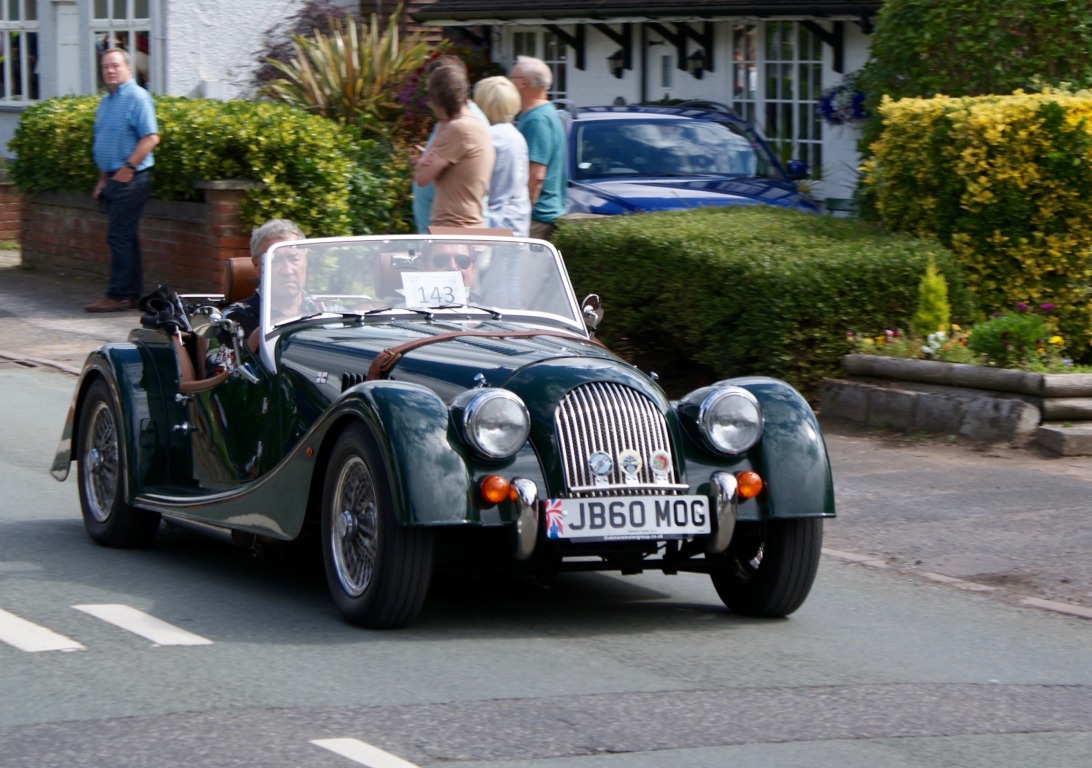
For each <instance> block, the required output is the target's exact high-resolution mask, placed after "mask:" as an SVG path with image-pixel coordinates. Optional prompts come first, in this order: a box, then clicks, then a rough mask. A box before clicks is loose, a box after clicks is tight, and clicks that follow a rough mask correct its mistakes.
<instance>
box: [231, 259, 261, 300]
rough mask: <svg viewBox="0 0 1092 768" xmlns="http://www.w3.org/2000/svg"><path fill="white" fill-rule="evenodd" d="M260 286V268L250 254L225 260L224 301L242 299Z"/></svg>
mask: <svg viewBox="0 0 1092 768" xmlns="http://www.w3.org/2000/svg"><path fill="white" fill-rule="evenodd" d="M257 287H258V270H256V269H255V268H254V262H253V260H251V259H250V257H249V256H240V257H238V258H235V259H228V260H227V261H225V262H224V303H226V304H232V303H234V302H236V301H242V300H243V299H245V298H246V297H248V296H250V295H251V294H252V293H254V291H255V289H256V288H257Z"/></svg>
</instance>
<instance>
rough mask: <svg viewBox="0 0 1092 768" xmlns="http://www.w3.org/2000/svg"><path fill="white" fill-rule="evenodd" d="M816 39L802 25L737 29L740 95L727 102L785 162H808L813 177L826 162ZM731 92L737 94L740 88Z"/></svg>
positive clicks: (748, 25)
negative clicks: (754, 126) (820, 109)
mask: <svg viewBox="0 0 1092 768" xmlns="http://www.w3.org/2000/svg"><path fill="white" fill-rule="evenodd" d="M822 45H823V44H822V41H821V40H819V39H818V37H817V36H816V34H815V33H814V32H812V31H811V30H809V29H808V28H807V27H805V26H804V25H803V24H801V23H800V22H798V21H782V20H775V21H765V22H748V23H746V24H744V23H740V24H735V25H733V29H732V76H731V80H730V82H732V83H736V82H737V81H738V82H739V83H740V84H741V87H742V88H743V90H742V93H737V92H733V93H732V94H730V95H729V102H730V103H731V104H732V106H733V107H734V108H735V109H736V111H737V112H738V113H739V114H740V116H742V117H744V118H745V119H747V120H749V121H751V122H753V123H754V124H755V125H757V126H758V127H759V130H761V131H762V133H763V135H764V136H765V137H766V139H767V141H769V143H770V146H771V148H772V149H773V150H774V152H775V153H776V154H777V155H778V156H779V157H780V158H781V160H782V161H785V160H789V159H799V160H804V161H805V162H807V163H808V166H809V167H810V168H811V170H812V173H813V174H818V173H820V171H821V168H822V161H823V137H822V121H821V118H820V115H819V110H818V107H817V100H818V98H819V95H820V94H821V93H822V72H823V48H822ZM732 90H733V91H738V90H739V89H738V88H736V87H733V88H732Z"/></svg>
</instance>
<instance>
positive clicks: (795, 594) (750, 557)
mask: <svg viewBox="0 0 1092 768" xmlns="http://www.w3.org/2000/svg"><path fill="white" fill-rule="evenodd" d="M822 546H823V520H822V518H808V519H804V520H771V521H768V522H765V523H740V524H739V525H738V526H737V527H736V534H735V536H733V537H732V543H731V544H730V545H729V547H728V550H727V551H726V552H725V553H724V554H722V555H718V556H716V558H713V559H714V560H715V561H718V562H719V563H720V567H718V568H717V569H716V570H714V571H713V572H712V573H711V574H710V576H711V578H712V579H713V586H714V587H716V590H717V594H718V595H720V599H721V600H723V601H724V604H725V605H726V606H728V608H729V609H731V610H732V611H733V612H734V613H740V614H743V615H745V616H757V617H761V618H779V617H782V616H788V615H789V614H790V613H792V612H793V611H795V610H796V609H797V608H799V607H800V606H801V605H803V604H804V600H805V599H806V598H807V596H808V593H809V592H810V591H811V585H812V583H814V581H815V573H816V571H817V570H818V569H819V554H820V550H821V549H822Z"/></svg>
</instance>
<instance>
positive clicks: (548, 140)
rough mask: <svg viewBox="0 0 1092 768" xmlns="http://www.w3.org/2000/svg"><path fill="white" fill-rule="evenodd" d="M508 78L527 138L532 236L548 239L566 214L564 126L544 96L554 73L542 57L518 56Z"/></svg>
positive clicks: (520, 129)
mask: <svg viewBox="0 0 1092 768" xmlns="http://www.w3.org/2000/svg"><path fill="white" fill-rule="evenodd" d="M509 79H511V81H512V82H513V83H514V84H515V86H516V88H517V89H519V96H520V115H519V119H518V121H517V122H516V127H517V128H519V132H520V133H522V134H523V137H524V138H525V139H526V140H527V150H528V156H529V157H530V164H529V169H528V171H529V178H530V181H529V183H528V195H529V197H530V198H531V205H532V208H531V237H538V238H541V239H543V240H549V239H550V235H551V234H552V233H553V231H554V222H555V221H556V220H557V219H558V218H559V217H560V216H562V215H564V213H565V208H566V189H567V187H568V184H569V180H568V172H567V171H566V168H565V164H566V154H567V153H566V150H565V128H564V127H563V126H562V124H561V118H560V117H559V116H558V114H557V109H556V108H555V107H554V105H553V104H551V103H550V101H549V99H548V98H547V93H548V92H549V90H550V86H551V85H552V84H553V73H552V72H550V68H549V66H547V65H546V62H544V61H542V60H541V59H536V58H533V57H531V56H519V57H517V58H516V63H515V65H514V66H513V67H512V72H511V74H510V75H509Z"/></svg>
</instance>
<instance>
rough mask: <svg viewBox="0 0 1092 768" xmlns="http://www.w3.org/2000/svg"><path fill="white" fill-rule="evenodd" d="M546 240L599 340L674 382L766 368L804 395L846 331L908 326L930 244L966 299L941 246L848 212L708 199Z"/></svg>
mask: <svg viewBox="0 0 1092 768" xmlns="http://www.w3.org/2000/svg"><path fill="white" fill-rule="evenodd" d="M554 242H555V243H556V244H557V246H558V248H559V249H560V250H561V252H562V254H563V255H564V257H565V262H566V264H567V266H568V268H569V272H570V275H571V276H572V280H573V285H574V287H575V288H576V292H577V297H578V298H579V297H582V296H583V295H585V294H587V293H592V292H595V293H598V294H599V295H600V296H601V297H602V298H603V302H604V308H605V309H606V317H605V319H604V321H603V324H602V325H601V326H600V337H601V338H602V339H603V341H605V342H606V343H607V344H608V345H610V346H612V347H613V348H615V349H616V350H617V351H618V352H620V353H622V354H623V355H625V356H627V357H628V358H629V359H631V360H632V362H634V363H635V364H637V365H638V366H639V367H640V368H642V369H644V370H654V371H656V372H657V373H658V374H659V375H660V377H661V380H662V383H663V384H664V385H665V386H666V388H667V389H668V390H669V391H671V392H673V393H675V394H677V393H679V392H681V391H682V390H684V389H686V388H688V387H690V386H694V385H696V384H701V383H705V382H708V381H714V380H717V379H720V378H725V377H728V376H738V375H743V374H766V375H770V376H775V377H778V378H782V379H785V380H787V381H789V382H790V383H792V384H793V385H794V386H796V387H797V388H799V389H801V390H802V391H803V392H804V393H805V394H808V395H813V394H814V393H815V390H816V387H817V384H818V382H819V381H820V380H821V379H822V378H824V377H826V376H831V375H836V374H837V373H838V365H839V360H840V358H841V356H842V355H844V354H845V353H846V352H848V351H850V344H849V342H848V341H847V338H846V334H847V331H850V330H852V331H856V332H866V333H873V332H875V331H877V330H879V331H882V330H883V329H884V328H889V327H901V328H903V329H905V328H907V327H908V325H909V321H910V318H911V316H912V315H913V313H914V310H915V308H916V303H917V290H918V283H919V282H920V280H921V276H922V274H923V273H924V272H925V268H926V264H927V262H928V258H929V256H930V255H932V256H933V258H934V259H935V261H936V264H937V269H938V271H939V272H940V273H941V274H943V275H944V276H945V278H946V279H947V282H948V285H949V301H950V303H951V305H952V315H953V318H952V319H953V321H955V322H965V321H967V320H969V319H970V318H971V317H972V316H973V315H974V312H975V307H974V305H973V301H972V299H971V297H970V295H969V294H968V292H967V291H966V290H965V289H964V288H963V287H962V286H963V285H964V280H963V277H962V275H961V273H960V271H959V268H958V267H957V266H956V264H955V261H954V259H953V258H952V255H951V254H950V253H949V252H948V251H946V250H944V249H943V248H941V247H940V246H939V245H936V244H935V243H932V242H931V241H925V240H918V239H914V238H910V237H906V236H892V235H888V234H885V233H883V232H881V231H879V230H877V229H876V228H875V227H873V226H871V225H869V224H866V223H863V222H859V221H855V220H850V219H836V218H833V217H827V216H817V215H814V214H805V213H796V212H792V211H785V210H781V209H775V208H769V207H762V206H759V207H748V208H717V209H713V208H707V209H702V210H696V211H686V212H680V213H663V214H644V215H639V216H616V217H611V218H604V219H590V220H582V221H563V222H562V223H561V224H560V226H558V228H557V230H556V233H555V235H554Z"/></svg>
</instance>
